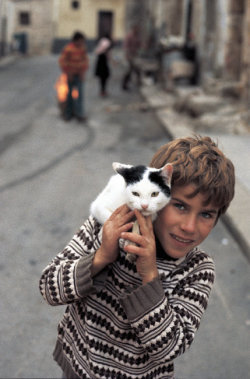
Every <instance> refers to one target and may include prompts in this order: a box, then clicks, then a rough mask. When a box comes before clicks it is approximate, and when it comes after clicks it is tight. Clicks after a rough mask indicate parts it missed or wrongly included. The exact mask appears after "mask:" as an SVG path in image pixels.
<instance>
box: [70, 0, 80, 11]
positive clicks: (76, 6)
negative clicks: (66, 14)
mask: <svg viewBox="0 0 250 379" xmlns="http://www.w3.org/2000/svg"><path fill="white" fill-rule="evenodd" d="M71 7H72V8H73V9H79V8H80V1H79V0H75V1H71Z"/></svg>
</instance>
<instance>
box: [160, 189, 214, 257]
mask: <svg viewBox="0 0 250 379" xmlns="http://www.w3.org/2000/svg"><path fill="white" fill-rule="evenodd" d="M194 189H195V186H194V185H192V184H188V185H186V186H182V187H173V188H172V191H171V200H170V202H169V203H168V205H167V206H166V207H165V208H163V209H162V210H161V211H160V212H159V215H158V217H157V219H156V221H155V223H154V229H155V234H156V236H157V238H158V239H159V241H160V243H161V245H162V247H163V249H164V250H165V251H166V253H167V254H168V255H169V256H170V257H172V258H181V257H184V256H185V255H186V254H187V253H188V252H189V251H190V250H192V249H193V248H194V247H195V246H197V245H199V244H201V243H202V242H203V241H204V239H205V238H206V237H207V236H208V234H209V233H210V231H211V230H212V228H213V227H214V225H215V223H216V220H217V215H218V211H219V209H218V208H216V207H214V206H213V205H212V204H208V205H206V206H204V201H205V196H204V195H203V194H201V193H198V194H197V195H196V196H194V197H193V198H188V195H190V194H191V193H193V192H194Z"/></svg>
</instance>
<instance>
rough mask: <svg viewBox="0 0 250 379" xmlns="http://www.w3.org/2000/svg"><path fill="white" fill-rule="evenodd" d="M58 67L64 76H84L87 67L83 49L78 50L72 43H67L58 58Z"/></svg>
mask: <svg viewBox="0 0 250 379" xmlns="http://www.w3.org/2000/svg"><path fill="white" fill-rule="evenodd" d="M59 65H60V67H61V69H62V71H63V72H65V73H66V74H75V75H80V74H84V73H85V71H86V70H87V69H88V66H89V61H88V55H87V52H86V49H85V47H81V48H79V47H76V46H75V44H74V43H73V42H70V43H68V44H67V45H66V46H65V47H64V49H63V51H62V53H61V55H60V57H59Z"/></svg>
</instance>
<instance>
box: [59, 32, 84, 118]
mask: <svg viewBox="0 0 250 379" xmlns="http://www.w3.org/2000/svg"><path fill="white" fill-rule="evenodd" d="M59 65H60V67H61V70H62V72H64V73H65V74H66V75H67V79H68V87H69V91H68V95H67V100H66V109H65V114H64V120H65V121H69V120H71V119H72V117H73V116H75V117H76V118H77V119H78V121H82V122H85V121H86V116H85V109H84V88H83V83H84V76H85V72H86V71H87V69H88V66H89V60H88V55H87V49H86V45H85V36H84V35H83V34H82V33H80V32H75V33H74V35H73V37H72V41H71V42H70V43H68V44H67V45H66V46H65V47H64V49H63V51H62V53H61V55H60V58H59ZM74 88H76V89H77V91H78V97H77V98H76V99H73V97H72V91H73V89H74Z"/></svg>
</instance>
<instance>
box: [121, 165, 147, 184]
mask: <svg viewBox="0 0 250 379" xmlns="http://www.w3.org/2000/svg"><path fill="white" fill-rule="evenodd" d="M145 171H146V167H145V166H135V167H131V168H120V169H119V170H117V172H118V173H119V174H120V175H122V176H123V177H124V180H125V182H126V183H127V184H133V183H136V182H139V181H140V180H142V177H143V174H144V172H145Z"/></svg>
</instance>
